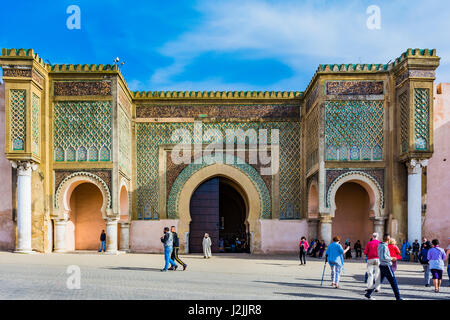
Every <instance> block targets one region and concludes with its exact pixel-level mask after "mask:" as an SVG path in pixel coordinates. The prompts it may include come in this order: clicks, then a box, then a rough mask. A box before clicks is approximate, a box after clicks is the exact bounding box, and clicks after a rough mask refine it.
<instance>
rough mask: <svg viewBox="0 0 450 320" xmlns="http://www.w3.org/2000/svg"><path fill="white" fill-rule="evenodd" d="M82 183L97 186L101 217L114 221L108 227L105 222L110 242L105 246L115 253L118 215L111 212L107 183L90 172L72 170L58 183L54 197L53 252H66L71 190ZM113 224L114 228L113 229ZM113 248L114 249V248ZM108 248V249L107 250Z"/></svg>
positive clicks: (109, 251)
mask: <svg viewBox="0 0 450 320" xmlns="http://www.w3.org/2000/svg"><path fill="white" fill-rule="evenodd" d="M82 183H92V184H94V185H95V186H97V187H98V189H99V190H100V192H101V194H102V199H103V201H102V207H101V209H100V211H101V213H102V217H103V219H105V220H107V221H109V220H111V221H113V220H114V221H115V223H114V222H112V223H110V226H109V229H108V222H107V232H108V230H109V234H108V233H107V238H111V239H110V241H109V242H108V243H110V245H109V248H108V246H107V248H106V249H107V251H108V253H116V252H117V221H118V219H119V216H116V215H114V214H113V211H112V208H111V204H112V199H111V192H110V190H109V188H108V185H107V184H106V183H105V181H103V179H101V178H100V177H99V176H97V175H95V174H93V173H90V172H84V171H79V172H74V173H72V174H70V175H68V176H67V177H66V178H64V180H63V181H62V182H61V183H60V184H59V186H58V188H57V190H56V192H55V198H54V211H53V215H52V219H53V220H54V225H55V239H54V243H55V250H54V252H66V251H67V248H66V240H65V239H66V226H67V221H68V219H69V214H70V211H71V209H70V197H71V195H72V192H73V191H74V190H75V188H76V187H78V186H79V185H80V184H82ZM114 225H115V227H116V229H115V230H114ZM114 248H115V249H114ZM108 249H109V250H108Z"/></svg>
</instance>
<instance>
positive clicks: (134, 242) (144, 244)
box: [130, 219, 185, 253]
mask: <svg viewBox="0 0 450 320" xmlns="http://www.w3.org/2000/svg"><path fill="white" fill-rule="evenodd" d="M171 226H175V227H176V228H177V229H178V220H175V219H162V220H133V221H131V225H130V250H131V251H132V252H150V253H162V252H163V245H162V243H161V236H162V235H163V233H164V232H163V230H164V227H169V228H170V227H171ZM179 237H180V242H183V243H184V237H185V236H184V234H179Z"/></svg>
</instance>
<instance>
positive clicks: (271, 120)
mask: <svg viewBox="0 0 450 320" xmlns="http://www.w3.org/2000/svg"><path fill="white" fill-rule="evenodd" d="M439 60H440V58H439V57H437V56H436V51H435V50H429V49H408V50H407V51H406V52H404V53H403V54H402V55H401V56H400V57H399V58H397V59H395V60H394V62H392V63H389V64H341V65H338V64H334V65H320V66H319V67H318V69H317V71H316V73H315V74H314V76H313V78H312V80H311V82H310V83H309V85H308V87H307V88H306V90H304V91H303V92H267V91H266V92H256V91H251V92H243V91H233V92H231V91H230V92H173V91H169V92H168V91H166V92H155V91H153V92H152V91H150V92H136V91H135V92H133V91H130V90H129V88H128V86H127V84H126V81H125V79H124V78H123V77H122V74H121V72H120V70H118V67H117V66H116V65H101V64H100V65H92V64H91V65H87V64H85V65H72V64H69V65H49V64H46V63H44V62H43V60H42V58H40V57H39V56H38V55H37V54H35V53H34V52H33V50H32V49H3V51H2V56H0V65H1V67H2V69H3V80H4V101H5V131H4V135H5V140H4V141H5V145H4V150H5V156H6V158H7V159H8V160H9V161H10V163H11V168H7V170H9V171H8V173H7V174H5V180H7V181H11V183H10V185H11V188H10V189H11V193H10V194H8V195H7V196H6V197H9V199H10V200H8V201H10V203H11V214H10V215H9V217H8V215H5V214H3V215H2V217H1V220H0V221H1V222H2V224H1V225H0V228H2V230H0V235H1V236H3V235H5V237H7V235H14V239H13V240H12V242H13V243H14V249H15V250H16V251H17V252H30V251H31V250H35V251H39V252H51V251H55V252H66V251H73V250H83V249H85V250H93V249H98V242H99V241H98V238H99V234H100V231H101V230H102V229H105V230H106V232H107V251H108V252H110V253H116V252H117V250H129V249H130V250H131V251H146V252H160V251H161V243H160V241H159V238H160V235H161V233H162V228H163V227H164V226H171V225H174V226H176V227H177V228H178V233H179V234H180V245H181V250H182V251H184V252H186V253H187V252H196V251H198V246H199V241H201V237H202V235H203V233H205V232H208V233H210V234H211V237H212V238H213V246H214V249H215V250H218V244H219V243H220V242H223V241H224V240H227V239H228V240H229V239H231V238H235V237H242V238H243V241H245V242H246V243H248V245H249V250H250V251H251V252H254V253H270V252H289V251H295V250H297V242H298V240H299V238H300V236H302V235H305V236H307V237H308V238H322V239H323V240H325V242H326V243H327V244H328V243H329V242H330V241H331V238H332V235H334V234H339V235H341V237H343V238H349V239H351V241H352V242H355V241H356V240H361V241H362V242H363V243H365V242H366V241H367V240H368V239H367V238H368V235H369V234H370V233H371V232H373V231H377V232H379V233H384V232H390V233H391V234H392V235H393V236H394V237H396V238H397V239H405V238H408V239H409V240H410V241H413V240H414V239H420V238H421V236H422V233H423V223H424V220H425V215H426V210H424V206H423V204H424V203H425V200H424V199H425V195H426V186H427V184H426V166H427V161H428V159H429V158H430V157H431V156H432V154H433V148H434V140H433V121H432V119H433V101H434V90H433V82H434V79H435V69H436V68H437V67H438V65H439ZM2 134H3V133H2ZM180 159H181V160H182V161H179V160H180ZM5 170H6V169H5ZM5 172H7V171H5ZM2 196H3V195H2ZM0 241H1V237H0ZM6 242H7V241H6V240H5V245H4V247H6V246H10V244H9V245H6ZM10 243H11V241H10Z"/></svg>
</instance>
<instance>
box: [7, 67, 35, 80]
mask: <svg viewBox="0 0 450 320" xmlns="http://www.w3.org/2000/svg"><path fill="white" fill-rule="evenodd" d="M3 76H4V77H26V78H31V69H30V67H28V66H26V67H22V68H3Z"/></svg>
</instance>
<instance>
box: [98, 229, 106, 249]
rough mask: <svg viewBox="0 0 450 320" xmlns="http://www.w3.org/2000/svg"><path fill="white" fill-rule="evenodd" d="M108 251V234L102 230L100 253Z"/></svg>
mask: <svg viewBox="0 0 450 320" xmlns="http://www.w3.org/2000/svg"><path fill="white" fill-rule="evenodd" d="M105 250H106V233H105V230H102V233H101V234H100V250H98V252H101V251H103V252H105Z"/></svg>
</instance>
